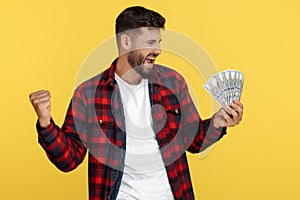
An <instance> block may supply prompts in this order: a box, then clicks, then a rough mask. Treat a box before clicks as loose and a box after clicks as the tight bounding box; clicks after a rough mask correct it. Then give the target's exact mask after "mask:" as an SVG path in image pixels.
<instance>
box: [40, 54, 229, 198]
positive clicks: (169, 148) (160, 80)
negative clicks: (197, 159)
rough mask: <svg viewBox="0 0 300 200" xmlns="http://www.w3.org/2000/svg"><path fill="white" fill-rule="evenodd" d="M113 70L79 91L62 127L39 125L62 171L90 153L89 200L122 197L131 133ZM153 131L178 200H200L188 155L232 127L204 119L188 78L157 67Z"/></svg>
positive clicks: (151, 83)
mask: <svg viewBox="0 0 300 200" xmlns="http://www.w3.org/2000/svg"><path fill="white" fill-rule="evenodd" d="M115 68H116V60H115V61H114V62H113V64H112V65H111V67H110V68H108V69H107V70H105V71H104V72H102V73H101V74H99V75H97V76H95V77H93V78H91V79H89V80H87V81H86V82H84V83H82V84H81V85H80V86H78V87H77V89H76V90H75V92H74V95H73V98H72V101H71V103H70V106H69V108H68V111H67V115H66V118H65V121H64V124H63V126H62V127H61V128H59V127H58V126H57V125H55V123H54V121H53V120H52V119H51V123H50V126H49V127H48V128H46V129H43V128H41V127H40V126H39V124H38V123H37V130H38V139H39V143H40V144H41V146H42V147H43V149H44V150H45V151H46V153H47V156H48V158H49V159H50V160H51V162H52V163H54V165H55V166H56V167H57V168H58V169H60V170H61V171H64V172H68V171H71V170H73V169H75V168H76V167H77V166H78V165H79V164H80V163H81V162H82V161H83V160H84V157H85V155H86V152H87V150H88V155H89V156H88V159H89V160H88V163H89V164H88V174H89V199H90V200H107V199H116V197H117V194H118V190H119V187H120V183H121V180H122V175H123V172H122V170H123V168H124V158H125V155H126V153H125V152H126V129H125V124H124V121H125V120H124V112H123V105H122V101H121V97H120V91H119V87H118V85H117V82H116V80H115V77H114V72H115ZM149 95H150V103H151V110H152V111H151V112H152V119H153V120H152V121H153V129H154V131H155V133H156V140H157V142H158V145H159V147H160V152H161V155H162V158H163V161H164V163H165V168H166V171H167V175H168V179H169V183H170V186H171V190H172V193H173V195H174V198H175V199H176V200H179V199H181V200H191V199H194V193H193V189H192V183H191V178H190V173H189V169H188V163H187V157H186V153H185V151H186V150H187V151H189V152H191V153H198V152H200V151H202V150H204V149H205V148H207V147H208V146H210V145H212V144H213V143H215V142H216V141H218V140H219V139H220V138H221V137H222V136H223V135H224V134H226V128H224V129H222V130H217V129H215V128H214V127H213V126H210V125H209V124H210V121H211V119H207V120H201V118H200V117H199V115H198V113H197V111H196V109H195V106H194V104H193V102H192V99H191V97H190V94H189V92H188V89H187V85H186V82H185V80H184V79H183V77H182V76H181V75H180V74H179V73H177V72H176V71H174V70H172V69H169V68H167V67H163V66H160V65H154V73H153V76H151V78H150V79H149Z"/></svg>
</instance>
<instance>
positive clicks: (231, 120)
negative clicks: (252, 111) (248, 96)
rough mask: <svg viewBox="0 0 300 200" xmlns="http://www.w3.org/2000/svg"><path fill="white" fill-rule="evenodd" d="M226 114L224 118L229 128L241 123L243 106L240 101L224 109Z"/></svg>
mask: <svg viewBox="0 0 300 200" xmlns="http://www.w3.org/2000/svg"><path fill="white" fill-rule="evenodd" d="M224 110H226V114H225V115H224V116H223V117H224V120H225V123H226V124H227V126H235V125H237V124H239V123H240V121H241V120H242V116H243V104H242V103H240V102H239V101H234V102H233V103H231V104H230V106H226V107H225V108H224Z"/></svg>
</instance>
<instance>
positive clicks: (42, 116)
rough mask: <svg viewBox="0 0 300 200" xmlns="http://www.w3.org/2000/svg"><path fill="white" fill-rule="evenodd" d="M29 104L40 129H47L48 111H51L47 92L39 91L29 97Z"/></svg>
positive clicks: (49, 117) (49, 116)
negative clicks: (36, 117)
mask: <svg viewBox="0 0 300 200" xmlns="http://www.w3.org/2000/svg"><path fill="white" fill-rule="evenodd" d="M29 99H30V101H31V104H32V105H33V107H34V110H35V112H36V114H37V116H38V121H39V124H40V126H41V127H43V128H47V127H48V126H49V125H50V119H51V115H50V110H51V102H50V99H51V96H50V92H49V91H48V90H40V91H36V92H33V93H31V94H30V95H29Z"/></svg>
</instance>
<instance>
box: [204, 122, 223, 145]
mask: <svg viewBox="0 0 300 200" xmlns="http://www.w3.org/2000/svg"><path fill="white" fill-rule="evenodd" d="M212 120H213V117H212V118H210V119H209V120H207V121H206V122H207V123H206V132H207V134H208V136H209V139H210V140H213V141H218V140H220V139H221V138H222V137H223V136H224V135H226V134H227V127H220V128H216V127H215V126H214V125H213V122H212Z"/></svg>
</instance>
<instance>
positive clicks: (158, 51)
mask: <svg viewBox="0 0 300 200" xmlns="http://www.w3.org/2000/svg"><path fill="white" fill-rule="evenodd" d="M153 52H154V53H155V54H157V55H159V54H161V48H160V45H158V46H157V47H155V48H154V50H153Z"/></svg>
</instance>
